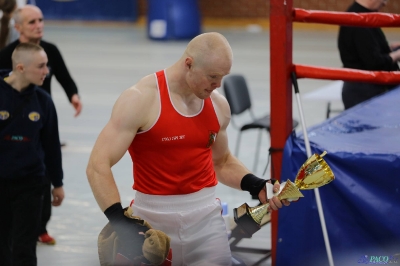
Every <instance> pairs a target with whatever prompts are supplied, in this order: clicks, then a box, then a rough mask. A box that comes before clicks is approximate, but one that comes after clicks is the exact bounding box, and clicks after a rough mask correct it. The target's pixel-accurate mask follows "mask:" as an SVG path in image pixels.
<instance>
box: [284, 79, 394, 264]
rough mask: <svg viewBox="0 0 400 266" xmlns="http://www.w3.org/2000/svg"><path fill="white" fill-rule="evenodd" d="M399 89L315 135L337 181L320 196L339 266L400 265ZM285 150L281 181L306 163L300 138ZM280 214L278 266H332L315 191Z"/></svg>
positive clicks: (316, 128) (326, 124)
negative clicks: (325, 152) (325, 153)
mask: <svg viewBox="0 0 400 266" xmlns="http://www.w3.org/2000/svg"><path fill="white" fill-rule="evenodd" d="M399 103H400V87H399V88H397V89H395V90H393V91H391V92H388V93H386V94H384V95H382V96H379V97H376V98H373V99H371V100H369V101H367V102H364V103H362V104H359V105H357V106H355V107H354V108H351V109H349V110H347V111H345V112H343V113H341V114H340V115H338V116H337V117H334V118H332V119H329V120H327V121H325V122H323V123H322V124H320V125H317V126H314V127H312V128H310V129H309V130H308V136H309V139H310V144H311V150H312V153H318V154H321V153H322V152H323V151H327V152H328V154H327V155H325V157H324V159H325V161H326V162H327V163H328V165H329V166H330V167H331V169H332V171H333V173H334V174H335V177H336V179H335V180H334V181H333V182H331V183H330V184H328V185H326V186H324V187H321V188H319V192H320V196H321V201H322V206H323V211H324V217H325V221H326V227H327V231H328V235H329V240H330V246H331V251H332V255H333V260H334V264H335V265H340V266H342V265H345V266H346V265H362V264H389V263H399V264H400V104H399ZM298 135H299V136H296V134H295V133H293V134H292V135H291V136H290V137H289V139H288V140H287V143H286V145H285V149H284V155H283V165H282V175H281V181H285V180H287V179H290V180H292V181H294V179H295V177H296V174H297V172H298V170H299V169H300V167H301V165H302V164H303V163H304V162H305V161H306V159H307V156H306V150H305V145H304V140H303V138H302V135H301V134H298ZM302 193H303V194H304V198H301V199H300V200H299V201H298V202H293V203H292V204H291V205H290V206H289V207H286V208H283V209H281V210H280V211H279V224H278V244H277V265H279V266H287V265H296V266H301V265H304V266H309V265H318V266H320V265H329V263H328V257H327V253H326V249H325V243H324V239H323V235H322V228H321V224H320V219H319V215H318V209H317V204H316V201H315V194H314V191H313V190H311V191H309V190H302Z"/></svg>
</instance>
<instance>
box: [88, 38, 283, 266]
mask: <svg viewBox="0 0 400 266" xmlns="http://www.w3.org/2000/svg"><path fill="white" fill-rule="evenodd" d="M232 60H233V55H232V49H231V47H230V45H229V43H228V41H227V40H226V38H225V37H224V36H222V35H221V34H219V33H205V34H201V35H199V36H197V37H195V38H194V39H193V40H191V41H190V42H189V44H188V46H187V48H186V50H185V51H184V53H183V55H182V56H181V58H180V59H179V60H178V61H177V62H176V63H174V64H173V65H172V66H170V67H167V68H166V69H165V70H163V71H159V72H157V73H156V74H151V75H148V76H146V77H144V78H142V79H141V80H140V81H139V82H138V83H137V84H135V85H134V86H132V87H131V88H129V89H127V90H126V91H124V92H123V93H122V95H121V96H120V97H119V99H118V100H117V102H116V104H115V106H114V108H113V112H112V115H111V119H110V121H109V122H108V124H107V125H106V126H105V128H104V129H103V131H102V132H101V133H100V135H99V137H98V139H97V141H96V144H95V146H94V148H93V151H92V154H91V157H90V160H89V164H88V167H87V175H88V179H89V182H90V185H91V187H92V190H93V193H94V196H95V198H96V200H97V202H98V204H99V206H100V208H101V209H102V211H104V213H105V215H106V216H107V218H108V219H109V220H110V223H111V225H112V226H113V228H115V231H116V232H117V235H118V236H121V238H124V237H126V236H127V235H129V236H131V238H134V237H135V236H134V235H132V233H130V230H129V229H127V228H126V227H127V226H128V223H127V222H126V221H125V220H124V217H123V211H122V205H121V199H120V197H119V193H118V189H117V187H116V185H115V181H114V177H113V175H112V172H111V167H112V166H113V165H114V164H116V163H117V162H118V161H119V160H120V159H121V158H122V156H123V155H124V154H125V152H126V151H127V150H129V152H130V154H131V157H132V160H133V168H134V185H133V187H134V189H135V190H136V196H135V201H134V205H133V206H132V208H133V210H134V214H135V215H137V216H140V217H142V218H145V219H146V220H148V221H150V224H151V225H152V226H153V227H154V228H156V229H160V230H162V231H164V232H165V233H167V234H168V235H169V236H170V237H171V247H172V253H173V259H172V263H173V265H230V261H231V260H230V250H229V243H228V239H227V236H226V233H225V230H224V227H225V226H224V222H223V219H222V217H221V215H220V213H221V206H220V204H219V203H218V202H217V201H216V200H215V193H214V192H215V186H216V184H217V182H221V183H223V184H225V185H227V186H230V187H232V188H235V189H238V190H246V191H249V192H250V194H252V195H256V196H258V197H259V199H260V201H261V202H263V203H265V202H266V201H267V199H266V195H265V183H266V182H267V181H266V180H263V179H260V178H258V177H256V176H254V175H253V174H251V173H250V171H249V170H248V169H247V168H246V167H245V166H244V165H243V164H242V163H241V162H240V161H239V160H238V159H237V158H236V157H234V156H233V155H232V154H231V152H230V150H229V148H228V139H227V132H226V129H227V127H228V124H229V121H230V116H231V112H230V108H229V105H228V102H227V100H226V99H225V97H224V96H222V95H221V94H219V93H218V92H217V91H216V89H217V88H218V87H220V86H221V82H222V78H223V77H224V76H225V75H227V74H229V72H230V70H231V66H232ZM217 180H218V181H217ZM274 189H276V190H279V185H278V184H276V185H275V186H274ZM269 203H270V204H271V208H272V209H273V210H277V209H278V208H281V207H282V206H283V204H284V205H288V204H289V203H288V202H286V201H284V202H281V201H280V200H279V199H277V198H276V197H273V198H272V199H270V200H269ZM125 224H126V227H124V225H125ZM136 237H137V236H136Z"/></svg>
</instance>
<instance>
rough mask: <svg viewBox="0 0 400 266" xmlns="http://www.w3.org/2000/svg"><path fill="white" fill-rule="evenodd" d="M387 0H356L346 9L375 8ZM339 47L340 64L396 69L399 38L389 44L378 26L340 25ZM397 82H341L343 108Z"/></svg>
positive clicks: (376, 9)
mask: <svg viewBox="0 0 400 266" xmlns="http://www.w3.org/2000/svg"><path fill="white" fill-rule="evenodd" d="M386 2H387V1H386V0H355V1H354V3H353V4H352V5H351V6H350V7H349V8H348V9H347V12H356V13H369V12H378V11H379V10H380V9H381V8H382V7H383V6H385V5H386ZM338 47H339V52H340V58H341V60H342V63H343V67H345V68H352V69H361V70H367V71H398V70H399V66H398V62H399V61H400V50H398V49H399V48H400V42H397V43H391V44H388V42H387V40H386V37H385V34H384V33H383V31H382V30H381V29H380V28H368V27H349V26H341V27H340V30H339V36H338ZM396 86H398V84H373V83H363V82H344V84H343V89H342V100H343V104H344V107H345V109H349V108H350V107H353V106H354V105H356V104H358V103H361V102H363V101H366V100H368V99H370V98H372V97H374V96H377V95H379V94H382V93H384V92H386V91H388V90H391V89H393V88H394V87H396Z"/></svg>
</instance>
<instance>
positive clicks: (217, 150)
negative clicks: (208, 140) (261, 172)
mask: <svg viewBox="0 0 400 266" xmlns="http://www.w3.org/2000/svg"><path fill="white" fill-rule="evenodd" d="M212 97H213V98H212V99H213V102H214V105H215V108H216V112H217V116H218V119H219V122H220V125H221V128H220V131H219V133H218V136H217V139H216V141H215V142H214V144H213V146H212V151H213V162H214V168H215V172H216V175H217V178H218V180H219V181H220V182H221V183H223V184H225V185H227V186H230V187H233V188H236V189H241V190H245V191H248V192H250V193H251V194H252V195H255V196H258V198H259V200H260V201H261V202H262V203H266V202H267V198H266V192H265V183H266V182H267V180H264V179H261V178H258V177H256V176H255V175H253V174H252V173H251V172H250V171H249V170H248V169H247V168H246V166H245V165H244V164H243V163H242V162H240V160H239V159H238V158H236V157H235V156H233V155H232V153H231V152H230V150H229V147H228V137H227V132H226V129H227V127H228V124H229V121H230V108H229V104H228V102H227V101H226V99H225V98H224V97H223V96H222V95H220V94H219V93H214V95H213V96H212ZM274 191H279V184H274ZM283 203H284V204H285V205H288V202H286V201H285V202H283ZM269 204H270V206H271V208H272V209H274V210H277V209H279V208H281V207H282V202H281V201H280V200H279V199H278V198H277V197H273V198H272V199H270V200H269Z"/></svg>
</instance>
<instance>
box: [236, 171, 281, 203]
mask: <svg viewBox="0 0 400 266" xmlns="http://www.w3.org/2000/svg"><path fill="white" fill-rule="evenodd" d="M270 180H271V183H272V184H274V183H275V181H276V180H274V179H270ZM268 181H269V180H266V179H262V178H259V177H256V176H255V175H253V174H247V175H245V176H244V177H243V178H242V181H241V182H240V188H241V189H242V190H244V191H248V192H250V194H251V195H252V196H254V197H257V198H258V194H259V193H260V191H261V190H262V189H263V188H264V187H265V183H267V182H268Z"/></svg>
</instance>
